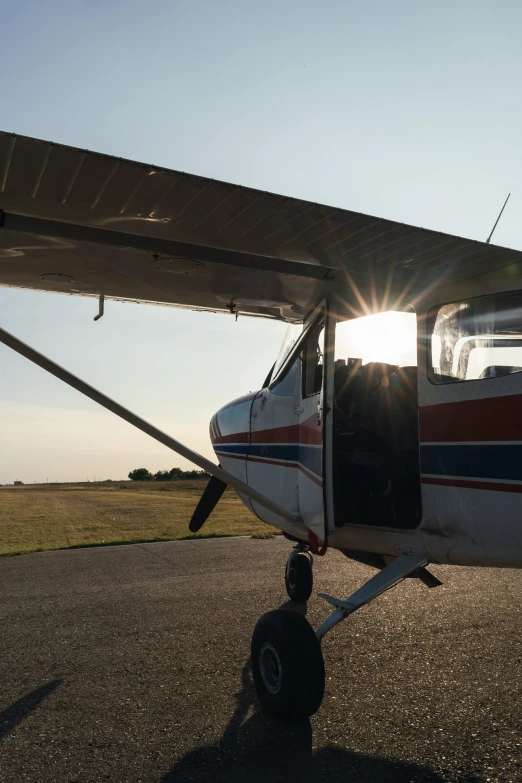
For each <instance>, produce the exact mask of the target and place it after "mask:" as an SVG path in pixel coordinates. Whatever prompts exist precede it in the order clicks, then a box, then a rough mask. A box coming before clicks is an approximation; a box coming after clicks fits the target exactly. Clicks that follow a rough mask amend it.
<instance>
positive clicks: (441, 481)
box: [422, 476, 522, 493]
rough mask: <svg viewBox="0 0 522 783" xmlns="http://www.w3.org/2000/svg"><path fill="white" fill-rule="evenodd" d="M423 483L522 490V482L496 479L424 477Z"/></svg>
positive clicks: (503, 490)
mask: <svg viewBox="0 0 522 783" xmlns="http://www.w3.org/2000/svg"><path fill="white" fill-rule="evenodd" d="M422 483H423V484H435V485H436V486H439V487H461V488H462V489H487V490H490V491H492V492H519V493H520V492H522V484H503V483H501V482H494V481H469V480H467V479H452V478H451V479H450V478H448V479H446V478H424V476H423V477H422Z"/></svg>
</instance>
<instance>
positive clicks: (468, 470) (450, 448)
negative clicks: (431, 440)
mask: <svg viewBox="0 0 522 783" xmlns="http://www.w3.org/2000/svg"><path fill="white" fill-rule="evenodd" d="M420 457H421V471H422V473H423V474H428V475H432V476H463V477H466V478H484V479H487V478H489V479H503V480H504V481H522V445H520V444H518V443H517V444H510V443H501V444H494V445H489V444H468V443H466V444H462V445H461V444H454V443H451V444H442V443H441V444H439V443H437V444H430V445H424V444H421V447H420Z"/></svg>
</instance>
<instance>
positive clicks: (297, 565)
mask: <svg viewBox="0 0 522 783" xmlns="http://www.w3.org/2000/svg"><path fill="white" fill-rule="evenodd" d="M312 563H313V558H312V555H311V554H310V552H309V551H308V548H306V547H304V546H302V545H300V544H299V545H298V546H297V547H296V548H295V549H293V550H292V551H291V552H290V555H289V557H288V560H287V561H286V567H285V585H286V592H287V593H288V597H289V598H290V600H291V601H298V602H300V603H302V602H304V601H308V599H309V598H310V596H311V595H312V588H313V585H314V575H313V572H312Z"/></svg>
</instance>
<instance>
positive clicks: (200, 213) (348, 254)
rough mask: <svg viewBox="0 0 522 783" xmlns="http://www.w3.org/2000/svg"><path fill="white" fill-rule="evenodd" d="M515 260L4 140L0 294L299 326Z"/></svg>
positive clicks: (153, 170)
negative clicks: (324, 311) (306, 318)
mask: <svg viewBox="0 0 522 783" xmlns="http://www.w3.org/2000/svg"><path fill="white" fill-rule="evenodd" d="M517 263H522V253H521V252H519V251H513V250H508V249H506V248H499V247H495V246H492V245H486V244H485V243H481V242H475V241H472V240H467V239H461V238H458V237H454V236H450V235H446V234H441V233H438V232H434V231H428V230H426V229H421V228H415V227H413V226H407V225H403V224H400V223H394V222H391V221H389V220H383V219H381V218H376V217H372V216H369V215H362V214H359V213H356V212H350V211H348V210H342V209H335V208H332V207H328V206H323V205H319V204H314V203H310V202H306V201H300V200H298V199H294V198H290V197H285V196H278V195H275V194H273V193H265V192H262V191H257V190H253V189H251V188H245V187H242V186H240V185H231V184H227V183H224V182H219V181H216V180H212V179H206V178H205V177H199V176H194V175H191V174H185V173H183V172H178V171H170V170H167V169H164V168H161V167H159V166H152V165H146V164H143V163H134V162H132V161H128V160H123V159H121V158H114V157H110V156H108V155H101V154H98V153H93V152H89V151H87V150H81V149H76V148H73V147H67V146H64V145H61V144H52V143H50V142H45V141H40V140H37V139H32V138H28V137H24V136H18V135H13V134H8V133H3V132H0V285H4V286H13V287H19V288H28V289H34V290H43V291H54V292H62V293H67V294H80V295H94V296H99V295H100V294H103V295H104V296H105V297H106V298H114V299H120V300H129V301H142V302H153V303H157V304H165V305H172V306H177V307H189V308H193V309H208V310H221V311H225V312H226V311H227V310H228V311H230V312H240V313H243V314H249V315H259V316H265V317H272V318H278V319H282V320H286V321H296V320H297V321H299V320H302V318H303V315H304V314H305V313H306V312H307V310H308V309H310V307H311V306H312V305H313V304H315V302H317V301H318V300H319V299H320V298H321V297H322V296H324V295H325V293H327V292H329V293H330V294H332V292H333V294H334V295H335V296H338V297H340V298H341V299H344V300H345V301H352V302H355V303H356V301H357V297H356V296H355V293H354V292H355V291H357V292H358V296H359V300H360V298H361V296H363V297H365V298H367V297H370V296H371V297H372V300H373V303H374V304H375V302H376V301H377V302H379V303H382V297H386V301H387V302H388V303H390V302H391V301H392V300H393V304H394V305H395V306H399V305H400V304H406V302H408V301H411V299H412V297H413V296H414V295H418V294H419V293H421V292H422V289H423V288H424V287H426V286H427V285H430V284H441V282H449V281H452V280H459V279H465V278H467V277H470V276H472V275H477V274H481V273H483V272H487V271H491V270H493V269H498V268H500V267H505V266H506V267H507V266H509V265H513V264H517Z"/></svg>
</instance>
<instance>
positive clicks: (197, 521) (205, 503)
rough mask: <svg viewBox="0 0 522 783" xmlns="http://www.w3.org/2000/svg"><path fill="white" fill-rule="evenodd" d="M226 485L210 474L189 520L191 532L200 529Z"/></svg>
mask: <svg viewBox="0 0 522 783" xmlns="http://www.w3.org/2000/svg"><path fill="white" fill-rule="evenodd" d="M227 486H228V484H226V483H225V482H224V481H221V479H218V478H216V476H212V478H211V479H210V481H209V482H208V484H207V486H206V487H205V491H204V492H203V494H202V495H201V498H200V499H199V503H198V505H197V506H196V509H195V511H194V513H193V514H192V519H191V520H190V522H189V530H190V532H191V533H197V532H198V530H201V528H202V527H203V525H204V524H205V522H206V521H207V519H208V518H209V516H210V515H211V513H212V512H213V511H214V509H215V507H216V506H217V504H218V502H219V500H220V498H221V495H222V494H223V492H224V491H225V490H226V488H227Z"/></svg>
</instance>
